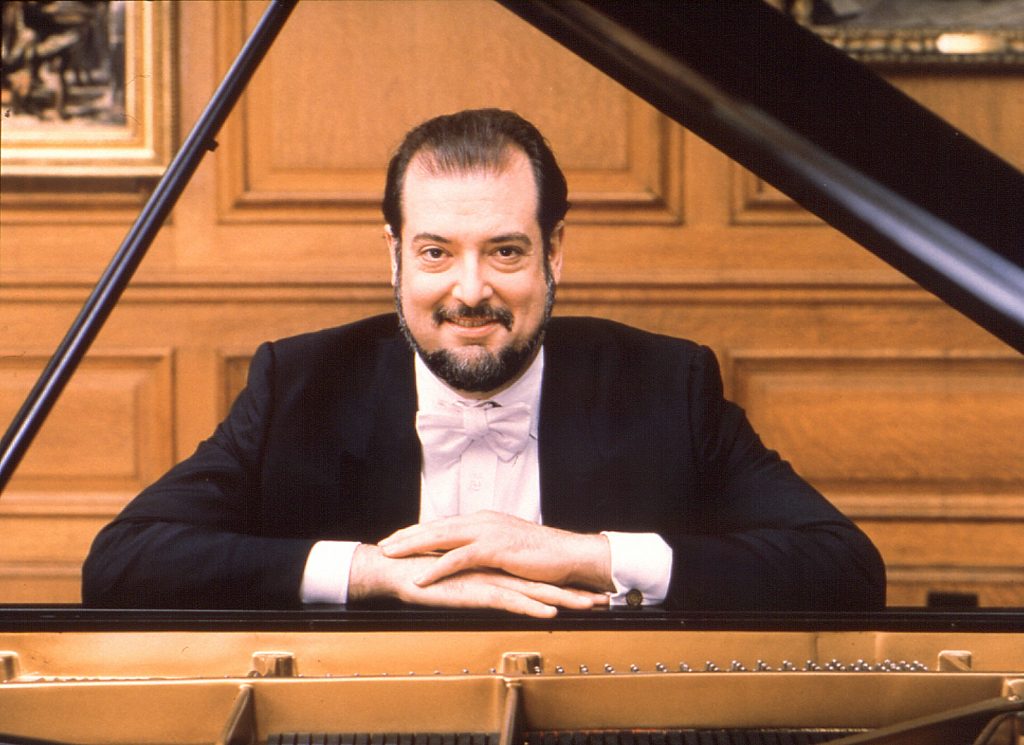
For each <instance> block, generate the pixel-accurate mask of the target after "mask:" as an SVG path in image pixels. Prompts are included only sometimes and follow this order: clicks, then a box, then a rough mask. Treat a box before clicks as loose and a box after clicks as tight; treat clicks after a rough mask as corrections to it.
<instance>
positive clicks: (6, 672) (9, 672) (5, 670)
mask: <svg viewBox="0 0 1024 745" xmlns="http://www.w3.org/2000/svg"><path fill="white" fill-rule="evenodd" d="M18 675H19V671H18V653H17V652H0V683H10V682H11V681H12V680H14V679H15V678H17V677H18Z"/></svg>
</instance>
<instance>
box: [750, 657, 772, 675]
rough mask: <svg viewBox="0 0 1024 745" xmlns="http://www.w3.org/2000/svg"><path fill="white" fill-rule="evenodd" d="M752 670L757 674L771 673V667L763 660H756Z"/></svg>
mask: <svg viewBox="0 0 1024 745" xmlns="http://www.w3.org/2000/svg"><path fill="white" fill-rule="evenodd" d="M754 669H755V670H757V671H758V672H759V673H765V672H769V671H771V669H772V666H771V665H769V664H768V663H767V662H765V661H764V660H758V661H757V664H756V665H754Z"/></svg>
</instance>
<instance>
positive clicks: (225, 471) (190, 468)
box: [82, 344, 314, 608]
mask: <svg viewBox="0 0 1024 745" xmlns="http://www.w3.org/2000/svg"><path fill="white" fill-rule="evenodd" d="M273 380H274V352H273V347H272V346H271V345H270V344H264V345H263V346H261V347H260V348H259V349H258V350H257V352H256V354H255V356H254V357H253V360H252V363H251V365H250V368H249V379H248V384H247V386H246V388H245V389H244V390H243V391H242V393H241V394H240V395H239V397H238V399H237V400H236V401H235V403H234V405H233V406H232V408H231V411H230V413H229V415H228V417H227V418H226V419H225V420H224V422H222V423H221V424H220V425H219V426H218V428H217V430H216V432H215V433H214V434H213V436H212V437H211V438H210V439H208V440H206V441H204V442H203V443H201V444H200V445H199V447H198V449H197V450H196V452H195V453H194V454H193V455H192V456H191V457H190V458H188V459H186V460H185V461H183V462H181V463H180V464H178V465H177V466H175V467H174V468H172V469H171V470H170V471H169V472H168V473H167V474H166V475H165V476H163V477H162V478H161V479H160V480H158V481H157V482H156V483H154V484H153V485H152V486H150V487H148V488H147V489H145V490H144V491H143V492H142V493H141V494H139V495H138V496H137V497H136V498H135V499H134V500H132V501H131V502H130V503H129V504H128V506H127V507H125V509H124V510H123V511H122V512H121V514H120V515H118V516H117V518H116V519H115V520H114V521H113V522H112V523H110V524H109V525H107V526H106V527H105V528H103V530H101V531H100V533H99V534H98V535H97V537H96V539H95V540H94V542H93V544H92V548H91V550H90V552H89V555H88V557H87V558H86V560H85V564H84V566H83V568H82V600H83V603H84V604H86V605H89V606H100V607H133V608H156V607H164V608H268V607H275V608H281V607H289V606H297V605H298V604H299V584H300V582H301V578H302V572H303V568H304V566H305V561H306V557H307V556H308V554H309V550H310V548H311V546H312V545H313V543H314V541H313V540H311V539H309V540H307V539H300V538H281V537H274V536H272V535H268V534H267V531H265V530H263V529H260V528H259V527H258V524H259V523H258V520H257V514H258V511H259V500H260V498H261V496H260V490H259V474H260V467H261V460H262V452H263V446H264V440H265V438H266V432H267V426H268V422H269V419H270V417H271V416H272V414H273V412H272V407H273V403H272V402H273Z"/></svg>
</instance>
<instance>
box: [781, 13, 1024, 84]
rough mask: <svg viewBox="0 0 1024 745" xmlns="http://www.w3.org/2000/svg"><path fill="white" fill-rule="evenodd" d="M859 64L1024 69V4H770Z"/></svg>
mask: <svg viewBox="0 0 1024 745" xmlns="http://www.w3.org/2000/svg"><path fill="white" fill-rule="evenodd" d="M767 1H768V2H769V3H770V4H771V5H773V6H775V7H776V8H778V9H779V10H782V11H783V12H785V13H788V14H789V15H791V16H792V17H793V18H794V19H795V20H796V21H797V22H798V23H800V24H801V25H803V26H805V27H807V28H809V29H811V30H812V31H814V32H815V33H816V34H818V35H819V36H820V37H822V38H823V39H824V40H825V41H827V42H829V43H830V44H832V45H834V46H836V47H839V48H840V49H842V50H844V51H845V52H846V53H847V54H849V55H850V56H851V57H854V58H855V59H857V60H859V61H861V62H865V63H876V64H920V65H929V66H930V65H972V66H988V67H1000V68H1021V67H1024V0H985V1H984V2H978V1H977V0H975V1H971V0H968V1H967V2H949V1H948V0H767Z"/></svg>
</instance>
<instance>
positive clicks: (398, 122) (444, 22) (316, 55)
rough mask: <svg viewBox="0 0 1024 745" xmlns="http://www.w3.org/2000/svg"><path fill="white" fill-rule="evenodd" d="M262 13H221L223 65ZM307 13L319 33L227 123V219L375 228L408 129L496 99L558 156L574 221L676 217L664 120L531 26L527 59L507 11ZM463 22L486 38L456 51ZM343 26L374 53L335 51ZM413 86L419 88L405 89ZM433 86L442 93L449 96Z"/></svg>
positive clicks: (428, 6)
mask: <svg viewBox="0 0 1024 745" xmlns="http://www.w3.org/2000/svg"><path fill="white" fill-rule="evenodd" d="M258 10H259V8H258V6H255V5H253V4H248V3H247V4H244V5H237V4H233V3H223V4H221V5H219V6H218V14H217V21H218V28H219V36H218V42H219V48H220V50H222V59H221V62H222V66H224V67H225V68H226V66H227V64H228V62H229V60H230V56H229V55H230V54H233V50H234V49H235V47H236V46H237V45H238V43H240V40H241V39H242V38H243V35H244V33H245V29H247V28H248V27H250V26H251V25H252V24H253V23H254V20H255V18H256V17H257V13H258ZM303 10H304V11H305V12H307V15H308V17H309V18H310V20H311V23H310V24H308V26H307V28H308V29H309V30H310V31H311V33H307V34H304V35H302V36H299V35H287V34H285V35H283V36H282V38H281V41H280V42H279V44H278V46H279V48H278V49H276V50H275V52H277V54H276V55H275V56H273V57H271V58H270V59H268V61H267V64H266V65H265V66H264V67H263V69H262V70H261V71H260V73H259V74H258V75H257V76H256V77H255V79H254V80H253V82H252V84H251V85H250V88H249V92H248V95H247V97H246V100H245V102H244V104H243V105H242V107H241V111H240V113H239V114H240V115H239V116H237V117H236V118H235V120H234V122H233V123H232V128H231V134H232V135H233V136H232V137H231V142H232V144H233V147H231V148H230V149H229V150H227V151H226V152H227V155H228V157H227V158H225V160H224V162H223V165H222V167H221V169H220V172H219V174H218V175H219V178H220V180H221V183H220V194H221V212H222V216H221V219H222V220H223V221H225V222H236V221H237V222H267V221H281V220H283V221H289V222H290V221H294V220H296V219H300V220H316V221H329V222H338V223H346V222H357V223H358V222H364V223H365V222H371V223H373V224H376V223H377V222H379V220H380V209H379V203H380V192H381V188H382V186H383V183H384V168H383V164H386V162H387V159H388V157H389V155H390V153H391V151H392V150H393V149H394V148H395V146H397V144H398V143H399V141H400V140H401V138H402V136H403V134H404V133H405V131H406V130H407V129H408V128H409V126H410V123H415V122H417V121H421V120H423V119H426V118H428V117H429V116H432V115H434V114H436V113H439V112H441V111H451V110H458V109H461V108H473V107H482V106H490V105H493V102H494V101H495V99H496V98H497V99H502V100H504V101H505V103H504V105H505V106H512V107H514V108H516V109H517V110H519V111H521V112H522V113H523V114H524V115H525V116H528V117H530V118H532V119H533V121H535V123H537V124H538V126H539V127H540V128H541V129H542V131H543V132H544V133H545V136H546V137H548V139H549V140H550V141H551V142H552V143H553V146H554V147H555V148H556V149H557V152H558V153H559V154H560V156H561V159H562V165H563V167H564V168H565V170H566V172H567V176H568V178H569V181H570V183H572V185H573V189H574V198H573V202H574V219H576V220H578V221H580V220H582V221H594V222H599V223H600V222H605V223H607V222H614V223H616V224H621V223H623V222H650V221H653V222H661V223H675V222H678V221H679V219H680V214H679V209H680V199H679V194H678V193H677V187H676V188H673V184H672V183H671V182H670V179H669V178H668V174H669V173H670V172H671V170H672V169H671V166H672V165H673V164H672V163H671V162H669V158H670V156H672V155H674V152H672V149H671V148H670V147H669V135H668V127H667V125H666V123H665V121H664V119H663V118H662V117H659V116H658V114H657V113H656V112H655V111H654V109H652V108H651V107H650V106H649V105H647V104H645V103H643V102H642V101H640V100H639V99H637V98H636V97H634V96H631V95H629V94H628V93H627V92H626V91H625V90H624V89H623V88H622V87H621V86H619V85H618V84H616V83H615V82H613V81H612V80H610V79H609V78H607V77H605V76H604V75H602V74H600V73H599V72H597V71H596V70H595V69H594V68H593V67H591V66H589V65H587V64H586V63H584V62H583V61H582V60H580V59H578V58H576V57H575V56H574V55H572V54H571V53H570V52H568V51H566V50H564V49H562V48H561V47H559V46H558V45H555V44H553V43H551V42H548V41H547V40H545V39H543V38H541V37H540V36H539V35H538V34H537V33H536V32H531V31H529V30H525V31H526V34H525V35H527V36H528V37H530V38H529V41H531V42H533V43H532V44H530V48H531V49H532V50H533V51H532V53H531V54H529V55H525V56H524V55H523V54H522V50H523V47H524V40H523V38H522V37H523V36H524V33H523V32H524V29H523V28H522V24H521V23H520V22H519V21H518V20H517V19H515V18H514V17H512V16H511V15H510V14H508V13H506V12H504V11H503V10H502V9H501V8H500V7H498V6H496V5H489V4H485V3H454V4H453V3H448V2H436V1H433V0H426V1H425V2H418V3H413V4H408V3H405V4H403V3H384V4H380V3H322V4H319V5H315V6H314V7H312V8H310V9H308V10H307V9H305V8H304V9H303ZM313 19H315V22H312V21H313ZM461 25H465V26H470V27H473V28H475V29H479V31H478V32H476V33H474V34H473V35H472V36H471V37H470V38H466V39H462V40H461V43H460V44H459V51H458V54H455V53H454V52H453V48H452V42H451V39H450V36H449V32H450V30H451V29H452V28H453V27H458V26H461ZM339 28H341V29H346V37H347V38H348V39H362V40H364V44H365V46H369V47H370V48H374V49H379V50H380V54H369V55H367V54H364V53H363V52H362V49H363V46H364V44H353V43H343V42H342V43H339V39H338V36H337V29H339ZM387 49H390V50H395V52H396V53H392V54H388V53H386V52H385V50H387ZM399 50H401V51H399ZM297 70H301V71H302V81H301V85H297V84H296V83H297V80H296V71H297ZM551 70H558V71H560V75H559V78H560V82H559V83H555V84H551V83H550V81H551V75H550V72H549V71H551ZM339 71H344V74H343V75H339ZM453 78H454V79H458V80H460V81H461V84H460V85H459V86H458V87H456V88H453V87H452V86H450V85H446V84H445V83H444V82H443V81H444V80H445V79H453ZM416 79H419V81H420V83H419V84H418V85H413V86H410V85H408V84H407V83H406V82H405V81H410V80H416ZM541 80H543V81H545V84H543V85H541V84H540V82H539V81H541ZM531 81H537V83H538V84H537V85H536V87H535V88H531V85H530V83H531ZM570 81H571V83H570ZM570 84H571V88H572V91H571V95H572V100H573V101H574V102H575V103H577V104H578V103H579V102H580V101H585V102H590V104H589V105H588V106H585V107H584V108H583V109H582V110H581V109H580V108H579V107H578V106H577V105H574V106H572V107H565V106H563V103H564V101H565V100H566V98H567V97H568V96H569V94H570V91H569V90H568V87H569V85H570ZM368 90H372V91H381V92H382V94H381V95H384V96H390V97H391V100H389V101H388V104H389V105H388V106H387V108H386V109H385V110H383V111H382V110H380V109H373V108H370V109H369V110H367V108H366V107H363V106H361V105H360V103H361V101H362V99H363V97H364V96H365V92H366V91H368ZM438 91H443V92H444V93H445V94H446V95H445V96H444V97H443V100H442V101H438V96H437V92H438ZM399 92H400V95H399ZM524 94H525V95H524ZM598 102H599V103H598ZM325 103H326V104H327V106H326V107H325ZM325 108H327V109H328V111H329V114H327V112H325ZM598 109H599V111H598ZM328 261H330V259H328Z"/></svg>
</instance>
